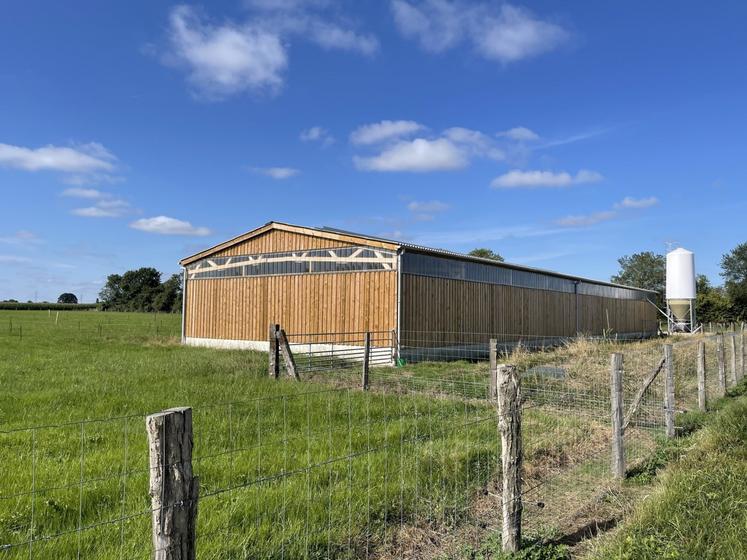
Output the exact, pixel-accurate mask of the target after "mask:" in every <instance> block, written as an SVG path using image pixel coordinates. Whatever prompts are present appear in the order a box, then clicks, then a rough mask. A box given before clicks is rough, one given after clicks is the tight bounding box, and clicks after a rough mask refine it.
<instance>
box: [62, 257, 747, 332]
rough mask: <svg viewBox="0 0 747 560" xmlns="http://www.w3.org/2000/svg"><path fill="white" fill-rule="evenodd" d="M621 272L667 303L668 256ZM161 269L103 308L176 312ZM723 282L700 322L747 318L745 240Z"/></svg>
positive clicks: (66, 299) (117, 283)
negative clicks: (666, 275)
mask: <svg viewBox="0 0 747 560" xmlns="http://www.w3.org/2000/svg"><path fill="white" fill-rule="evenodd" d="M469 254H470V255H472V256H475V257H481V258H485V259H492V260H495V261H499V262H501V261H503V257H502V256H501V255H500V254H499V253H497V252H495V251H493V250H492V249H487V248H478V249H473V250H472V251H470V252H469ZM618 264H619V265H620V270H619V272H618V273H617V274H616V275H614V276H612V278H611V281H612V282H614V283H616V284H625V285H627V286H634V287H636V288H645V289H648V290H654V291H655V292H657V294H658V295H657V296H656V298H655V301H654V303H656V304H657V305H658V306H659V307H663V306H664V295H665V294H664V291H665V274H666V256H665V255H662V254H658V253H654V252H652V251H643V252H640V253H634V254H632V255H625V256H623V257H620V258H619V259H618ZM162 276H163V274H162V273H161V272H159V271H158V270H156V269H155V268H150V267H143V268H138V269H136V270H128V271H127V272H125V273H124V274H121V275H120V274H110V275H109V276H108V277H107V279H106V284H105V285H104V287H103V289H102V290H101V292H100V293H99V299H98V301H97V303H98V305H99V308H100V309H101V310H103V311H145V312H154V311H158V312H162V313H178V312H180V311H181V308H182V276H181V275H180V274H172V275H171V276H170V277H169V278H168V279H166V280H165V281H161V278H162ZM721 277H722V278H723V279H724V284H723V286H713V285H711V283H710V281H709V280H708V278H707V277H706V276H705V275H703V274H699V275H698V277H697V299H696V301H695V311H696V314H697V318H698V320H699V321H701V322H705V323H708V322H714V323H717V322H729V321H747V243H742V244H740V245H737V247H735V248H734V249H732V250H731V251H729V252H728V253H726V254H725V255H723V256H722V258H721ZM58 303H60V304H74V303H77V298H76V297H75V295H74V294H71V293H64V294H61V295H60V297H59V299H58Z"/></svg>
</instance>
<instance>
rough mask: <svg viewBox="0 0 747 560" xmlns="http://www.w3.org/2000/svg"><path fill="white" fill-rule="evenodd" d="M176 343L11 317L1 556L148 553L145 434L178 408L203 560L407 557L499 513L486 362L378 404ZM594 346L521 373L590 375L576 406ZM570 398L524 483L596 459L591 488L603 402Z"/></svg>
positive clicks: (93, 319) (532, 436)
mask: <svg viewBox="0 0 747 560" xmlns="http://www.w3.org/2000/svg"><path fill="white" fill-rule="evenodd" d="M179 329H180V317H179V316H174V315H145V314H124V313H98V312H78V311H76V312H60V313H59V315H57V313H56V312H55V311H53V312H51V313H49V312H41V311H0V387H2V389H3V390H2V393H1V394H0V464H1V465H3V471H4V473H5V475H4V476H3V477H1V478H0V560H4V559H5V558H55V559H56V558H69V557H78V552H79V551H80V557H81V558H102V559H109V558H112V559H114V558H124V559H131V558H148V557H150V554H151V544H150V512H149V508H150V499H149V497H148V494H147V483H148V468H147V464H148V451H147V441H146V434H145V421H144V418H145V415H146V414H148V413H152V412H157V411H159V410H162V409H165V408H169V407H175V406H191V407H193V416H194V433H195V436H194V437H195V451H194V453H195V457H194V461H193V462H194V471H195V473H196V474H197V475H198V476H199V477H200V487H201V490H200V501H199V514H198V555H199V557H200V558H216V559H218V558H220V559H229V558H230V559H234V558H354V557H356V558H357V557H369V556H370V557H377V558H385V557H394V556H397V553H396V551H398V550H401V549H402V548H403V547H404V546H405V545H406V544H407V543H403V542H402V541H403V540H406V539H407V538H410V537H409V535H410V534H411V533H413V532H416V531H420V532H421V533H422V534H433V535H443V534H446V533H449V532H454V531H457V532H458V530H459V529H458V528H459V526H460V525H461V524H463V522H465V521H470V522H474V521H475V520H474V519H473V518H472V516H473V515H474V512H475V507H476V506H480V507H485V503H484V502H485V500H486V498H484V496H487V495H488V494H489V493H488V492H487V489H488V488H489V487H490V485H491V484H492V483H494V482H495V480H496V478H497V476H496V469H497V462H498V461H497V460H498V457H499V447H500V444H499V437H498V433H497V429H496V422H497V421H496V411H495V409H494V406H493V405H492V404H491V403H489V402H488V401H486V400H485V399H484V394H485V391H484V387H485V386H486V384H487V367H486V365H485V364H469V363H466V362H459V363H451V364H417V365H411V366H407V367H406V368H401V369H391V368H382V369H381V370H378V369H375V370H373V371H372V381H373V387H374V390H372V391H370V392H367V393H364V392H362V391H360V390H359V389H357V388H355V387H354V385H351V384H350V383H348V382H346V380H349V379H351V377H350V374H346V373H339V374H332V375H330V376H327V377H326V378H325V376H324V375H317V376H315V379H314V380H313V382H308V381H304V382H302V383H297V382H294V381H290V380H272V379H269V378H268V377H267V376H266V360H267V358H266V355H264V354H260V353H256V352H248V351H227V350H213V349H205V348H192V347H183V346H181V345H180V344H179V339H178V334H179ZM579 348H581V346H579V347H569V348H564V349H561V350H559V351H557V352H554V353H545V354H544V355H537V356H535V355H525V356H523V357H522V356H517V359H523V360H526V362H527V364H528V365H527V366H526V367H530V366H531V365H533V364H534V363H535V362H536V363H541V362H542V360H544V361H547V360H555V361H556V362H558V363H564V364H566V365H570V364H575V365H574V366H573V367H574V368H575V369H573V368H570V369H569V371H570V372H571V376H572V377H571V379H569V387H575V390H578V389H579V388H580V387H583V386H584V384H585V383H586V384H589V383H591V380H592V379H593V378H594V376H595V375H597V371H599V372H601V373H599V375H602V376H603V378H601V379H598V380H596V381H599V386H600V387H604V378H606V376H607V372H606V369H605V367H604V365H603V364H604V363H605V362H606V361H607V358H608V353H607V352H608V350H609V348H608V347H606V346H604V347H599V348H597V347H596V346H595V347H594V351H595V352H596V353H595V354H594V355H593V357H588V356H587V357H586V358H585V360H586V361H585V362H584V361H579V360H580V354H583V353H584V352H587V350H588V348H587V350H583V349H579ZM587 353H588V352H587ZM576 354H579V355H576ZM538 356H540V357H538ZM592 364H593V365H594V367H591V365H592ZM356 376H357V374H355V373H353V374H352V378H355V377H356ZM402 380H405V382H403V381H402ZM380 381H381V382H380ZM383 381H386V383H384V382H383ZM596 381H595V382H596ZM538 388H542V389H543V391H542V392H540V391H538V390H536V389H538ZM429 389H433V390H430V391H429ZM559 389H560V387H559V386H557V387H556V386H555V385H554V384H552V383H546V384H543V385H536V386H535V390H536V391H535V393H533V394H532V396H531V398H532V399H533V402H534V403H535V406H529V407H528V408H527V410H526V412H525V418H524V426H525V443H526V448H527V457H526V460H525V462H526V464H527V467H528V471H527V473H528V477H529V478H528V479H527V482H531V483H537V482H540V481H541V480H542V477H543V476H546V474H547V473H548V472H554V471H557V469H558V468H562V467H563V466H564V465H570V466H571V467H572V468H574V469H579V468H582V469H583V468H585V467H583V464H584V461H588V464H589V465H591V466H593V468H592V471H593V476H592V477H591V478H589V479H588V485H589V487H590V488H592V490H593V485H594V483H593V480H594V477H596V478H598V479H599V480H604V479H606V477H607V476H608V474H609V473H608V471H607V466H606V463H607V461H606V460H603V459H600V457H603V456H604V455H600V453H606V441H607V440H606V437H607V424H606V416H605V414H606V409H605V407H606V405H605V404H604V403H605V401H604V399H606V398H607V395H606V394H604V395H596V394H592V393H578V394H575V393H573V392H567V393H564V394H563V395H564V396H563V399H557V398H556V394H560V393H559V392H557V393H556V392H555V391H556V390H558V391H559ZM566 389H568V387H566ZM434 393H438V394H434ZM597 399H599V402H597ZM540 404H541V405H542V406H541V407H540V406H539V405H540ZM599 411H601V416H600V415H599ZM30 427H36V428H35V429H28V428H30ZM586 470H589V469H586ZM587 478H588V477H587ZM569 490H570V491H572V490H573V488H572V485H569ZM560 499H562V498H559V501H558V504H559V503H560ZM555 505H557V504H555ZM488 507H489V508H490V509H491V510H495V511H497V510H499V503H498V502H497V501H496V500H495V498H490V499H489V504H488ZM549 509H550V508H548V510H549ZM559 509H561V508H559ZM493 517H494V516H493ZM543 522H544V521H543ZM547 522H548V523H549V522H551V520H548V521H547ZM494 528H495V527H493V529H494ZM485 529H486V530H489V529H491V528H490V527H486V528H485ZM29 541H31V542H29Z"/></svg>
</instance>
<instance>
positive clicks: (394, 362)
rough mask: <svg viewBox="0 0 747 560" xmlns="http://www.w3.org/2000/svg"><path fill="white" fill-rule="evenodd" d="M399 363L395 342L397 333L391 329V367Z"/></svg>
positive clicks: (397, 345)
mask: <svg viewBox="0 0 747 560" xmlns="http://www.w3.org/2000/svg"><path fill="white" fill-rule="evenodd" d="M398 361H399V341H398V340H397V331H396V330H395V329H392V365H393V366H396V365H397V362H398Z"/></svg>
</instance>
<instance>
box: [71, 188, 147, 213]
mask: <svg viewBox="0 0 747 560" xmlns="http://www.w3.org/2000/svg"><path fill="white" fill-rule="evenodd" d="M131 210H132V209H131V207H130V203H129V202H127V201H126V200H123V199H121V198H114V197H112V196H111V195H110V194H108V193H100V196H99V197H98V198H97V199H96V203H95V204H94V205H93V206H86V207H84V208H75V209H73V210H71V211H70V213H71V214H73V215H74V216H80V217H82V218H119V217H121V216H125V215H126V214H129V213H130V212H131Z"/></svg>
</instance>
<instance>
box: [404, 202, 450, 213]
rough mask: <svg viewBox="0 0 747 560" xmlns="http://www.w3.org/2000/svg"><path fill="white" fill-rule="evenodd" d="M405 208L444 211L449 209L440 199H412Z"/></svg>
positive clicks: (420, 210) (419, 210)
mask: <svg viewBox="0 0 747 560" xmlns="http://www.w3.org/2000/svg"><path fill="white" fill-rule="evenodd" d="M407 209H408V210H410V211H411V212H444V211H446V210H448V209H449V205H448V204H446V203H445V202H441V201H440V200H429V201H422V202H421V201H418V200H413V201H412V202H410V203H408V204H407Z"/></svg>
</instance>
